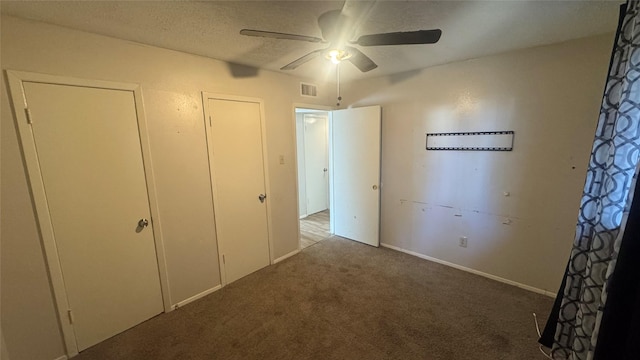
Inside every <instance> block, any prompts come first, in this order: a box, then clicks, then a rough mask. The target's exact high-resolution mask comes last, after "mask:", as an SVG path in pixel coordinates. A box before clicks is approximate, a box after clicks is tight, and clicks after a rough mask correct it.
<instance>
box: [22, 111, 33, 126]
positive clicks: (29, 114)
mask: <svg viewBox="0 0 640 360" xmlns="http://www.w3.org/2000/svg"><path fill="white" fill-rule="evenodd" d="M24 113H25V115H26V116H27V123H28V124H33V120H32V118H31V110H29V108H25V109H24Z"/></svg>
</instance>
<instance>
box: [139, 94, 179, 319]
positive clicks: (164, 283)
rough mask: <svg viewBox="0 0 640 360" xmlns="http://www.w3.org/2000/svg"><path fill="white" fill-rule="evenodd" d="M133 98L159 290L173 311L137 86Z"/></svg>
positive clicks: (165, 305) (169, 309) (163, 299)
mask: <svg viewBox="0 0 640 360" xmlns="http://www.w3.org/2000/svg"><path fill="white" fill-rule="evenodd" d="M133 96H134V99H135V104H136V112H137V115H138V132H139V134H140V147H141V149H142V160H143V161H142V164H143V166H144V174H145V180H146V185H147V197H148V198H149V211H150V212H151V225H152V226H151V229H152V230H153V238H154V239H155V241H154V244H155V248H156V259H157V261H158V272H159V273H160V290H161V291H162V304H163V307H164V311H165V312H169V311H171V310H173V308H172V306H171V303H172V301H171V292H170V291H169V271H168V269H167V258H166V255H165V251H164V237H163V236H162V222H161V220H160V208H159V207H158V196H157V193H156V182H155V176H154V173H153V161H152V160H151V145H150V142H149V133H148V130H147V117H146V115H145V112H144V101H143V97H142V89H141V88H140V86H137V87H136V88H135V89H134V90H133Z"/></svg>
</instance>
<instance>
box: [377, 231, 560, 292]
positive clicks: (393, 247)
mask: <svg viewBox="0 0 640 360" xmlns="http://www.w3.org/2000/svg"><path fill="white" fill-rule="evenodd" d="M380 246H382V247H386V248H389V249H391V250H396V251H400V252H403V253H405V254H409V255H413V256H417V257H419V258H421V259H424V260H429V261H433V262H435V263H438V264H442V265H446V266H449V267H452V268H455V269H458V270H462V271H466V272H469V273H472V274H475V275H480V276H482V277H486V278H488V279H491V280H495V281H499V282H501V283H505V284H508V285H512V286H516V287H519V288H521V289H524V290H528V291H531V292H534V293H538V294H542V295H546V296H549V297H552V298H555V297H556V294H555V293H552V292H550V291H547V290H542V289H538V288H536V287H533V286H529V285H525V284H521V283H519V282H516V281H513V280H509V279H505V278H501V277H499V276H495V275H491V274H487V273H485V272H482V271H478V270H475V269H472V268H468V267H465V266H462V265H458V264H454V263H451V262H448V261H444V260H440V259H437V258H434V257H431V256H427V255H424V254H420V253H417V252H415V251H411V250H406V249H403V248H400V247H397V246H393V245H389V244H384V243H380Z"/></svg>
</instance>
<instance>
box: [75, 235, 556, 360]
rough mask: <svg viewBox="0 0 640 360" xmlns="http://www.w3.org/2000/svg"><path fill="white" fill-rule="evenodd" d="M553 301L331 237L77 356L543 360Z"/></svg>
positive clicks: (84, 359) (131, 358)
mask: <svg viewBox="0 0 640 360" xmlns="http://www.w3.org/2000/svg"><path fill="white" fill-rule="evenodd" d="M551 305H552V299H551V298H548V297H545V296H542V295H538V294H534V293H531V292H528V291H525V290H522V289H518V288H515V287H512V286H509V285H505V284H502V283H499V282H495V281H492V280H489V279H486V278H483V277H479V276H476V275H472V274H469V273H465V272H462V271H459V270H455V269H452V268H449V267H446V266H443V265H439V264H436V263H432V262H429V261H425V260H422V259H419V258H416V257H413V256H410V255H406V254H402V253H399V252H396V251H393V250H389V249H385V248H379V249H376V248H373V247H369V246H367V245H362V244H359V243H356V242H353V241H349V240H344V239H341V238H338V237H332V238H329V239H326V240H324V241H322V242H320V243H318V244H317V245H315V246H311V247H309V248H307V249H305V250H303V251H302V252H301V253H300V254H299V255H297V256H294V257H292V258H290V259H287V260H285V261H283V262H281V263H279V264H276V265H274V266H269V267H267V268H265V269H263V270H260V271H258V272H256V273H254V274H251V275H249V276H247V277H245V278H243V279H240V280H238V281H236V282H234V283H232V284H229V285H228V286H226V287H224V288H223V289H221V290H219V291H217V292H215V293H213V294H211V295H209V296H207V297H205V298H203V299H201V300H198V301H196V302H193V303H191V304H189V305H186V306H184V307H182V308H180V309H178V310H176V311H173V312H171V313H167V314H162V315H159V316H157V317H155V318H153V319H151V320H149V321H147V322H145V323H143V324H140V325H138V326H136V327H135V328H133V329H130V330H128V331H126V332H124V333H122V334H120V335H117V336H115V337H113V338H111V339H109V340H107V341H105V342H103V343H100V344H98V345H96V346H94V347H92V348H90V349H87V350H85V351H83V352H82V353H81V354H80V355H79V356H78V357H77V358H76V359H78V360H87V359H127V360H134V359H154V360H156V359H157V360H161V359H358V360H359V359H367V360H373V359H403V360H406V359H463V360H484V359H487V360H489V359H491V360H495V359H505V360H506V359H508V360H525V359H544V357H543V356H542V354H540V352H539V350H538V347H537V343H536V340H537V337H536V333H535V326H534V323H533V320H532V315H531V313H532V312H536V313H537V314H538V316H539V318H540V319H541V321H544V320H545V319H546V316H547V315H548V311H549V309H550V308H551Z"/></svg>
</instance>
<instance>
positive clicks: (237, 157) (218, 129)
mask: <svg viewBox="0 0 640 360" xmlns="http://www.w3.org/2000/svg"><path fill="white" fill-rule="evenodd" d="M208 112H209V114H208V115H209V116H210V118H209V126H210V128H211V130H210V132H208V134H209V137H208V139H209V140H210V142H209V149H210V154H211V170H212V179H213V184H214V212H215V218H216V229H217V235H218V241H219V242H220V244H221V245H222V246H221V247H222V254H223V263H224V269H225V271H224V273H225V278H226V282H227V283H230V282H233V281H235V280H237V279H239V278H241V277H243V276H245V275H248V274H250V273H252V272H254V271H256V270H259V269H261V268H263V267H265V266H267V265H269V262H270V261H269V235H268V234H269V231H268V222H267V208H266V201H268V199H267V198H266V195H267V194H266V187H265V173H264V163H263V152H262V125H261V113H260V104H259V103H256V102H246V101H232V100H222V99H208Z"/></svg>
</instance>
